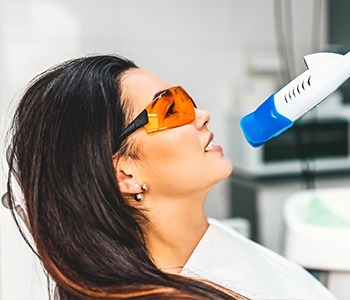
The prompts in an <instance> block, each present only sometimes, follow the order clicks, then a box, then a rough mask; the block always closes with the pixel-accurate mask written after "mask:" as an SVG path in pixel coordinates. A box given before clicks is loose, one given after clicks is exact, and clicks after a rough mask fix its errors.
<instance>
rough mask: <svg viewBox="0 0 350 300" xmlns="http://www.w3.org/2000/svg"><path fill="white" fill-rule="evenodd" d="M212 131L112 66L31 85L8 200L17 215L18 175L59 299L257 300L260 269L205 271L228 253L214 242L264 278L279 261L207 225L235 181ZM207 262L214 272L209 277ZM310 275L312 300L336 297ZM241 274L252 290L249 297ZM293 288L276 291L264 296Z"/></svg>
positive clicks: (108, 62)
mask: <svg viewBox="0 0 350 300" xmlns="http://www.w3.org/2000/svg"><path fill="white" fill-rule="evenodd" d="M209 121H210V115H209V114H208V112H206V111H203V110H200V109H198V108H197V107H196V105H195V103H194V102H193V100H192V99H191V97H190V96H189V95H188V94H187V93H186V91H185V90H184V89H183V88H182V87H179V86H175V87H171V86H170V85H169V84H168V83H166V82H165V81H163V80H162V79H161V78H159V77H158V76H156V75H154V74H153V73H150V72H148V71H145V70H142V69H139V68H137V67H136V65H135V64H134V63H133V62H131V61H129V60H127V59H124V58H121V57H117V56H93V57H86V58H81V59H76V60H72V61H69V62H66V63H64V64H62V65H59V66H57V67H55V68H53V69H51V70H48V71H47V72H45V73H43V74H41V75H39V76H38V77H37V78H36V79H35V80H34V81H33V82H32V83H31V85H30V86H29V88H28V90H27V91H26V93H25V94H24V96H23V97H22V99H21V102H20V104H19V106H18V109H17V112H16V115H15V118H14V124H13V139H12V145H11V149H12V150H11V154H10V159H9V161H10V162H9V164H10V176H9V184H8V193H9V195H10V199H11V201H12V207H14V206H15V205H16V203H15V201H16V199H15V196H14V195H13V192H12V190H11V183H13V181H12V179H11V174H14V175H15V177H16V178H17V180H18V183H19V186H20V188H21V190H22V192H23V198H24V199H25V208H26V213H27V220H28V227H29V229H30V232H31V234H32V236H33V239H34V241H35V247H36V249H37V253H38V256H39V257H40V259H41V260H42V262H43V265H44V267H45V268H46V270H47V271H48V273H49V275H50V276H51V277H52V278H53V279H54V281H55V282H56V283H57V287H58V293H59V296H60V298H61V299H169V298H170V299H247V298H246V296H248V297H255V295H256V293H258V292H259V291H257V292H256V291H254V287H253V286H254V285H255V283H254V282H255V281H256V278H255V277H256V276H257V278H258V281H259V280H261V279H260V278H259V277H260V276H261V275H263V274H259V273H257V274H254V271H253V272H252V270H254V267H253V268H251V267H249V266H247V268H248V270H244V269H241V268H240V267H237V268H235V266H233V269H230V270H229V274H230V275H229V276H228V279H229V280H228V281H227V280H226V281H225V279H224V280H220V278H218V276H217V275H220V276H221V275H222V274H224V273H225V272H226V271H227V270H226V271H224V270H221V271H222V273H220V274H217V273H215V272H214V273H210V271H213V270H214V271H215V267H218V265H215V261H216V259H217V257H216V253H217V252H216V251H221V250H220V249H217V248H215V247H211V246H210V245H206V243H208V242H209V244H210V241H211V238H214V240H215V237H222V238H223V239H224V240H222V242H223V243H225V241H227V240H230V239H231V238H232V237H234V239H236V240H235V242H238V243H243V244H244V245H248V246H247V247H248V248H247V249H248V252H247V253H249V254H251V255H252V256H253V260H256V259H257V257H261V256H262V253H264V255H265V256H266V257H267V256H268V259H266V258H261V259H260V258H258V259H257V260H259V261H260V260H262V261H264V262H263V263H262V264H263V265H264V268H263V269H262V270H269V269H270V265H272V264H274V263H271V262H270V261H271V257H272V256H271V254H269V252H268V250H266V252H264V251H265V250H264V249H260V250H259V246H256V245H254V244H252V243H251V242H249V241H247V240H243V238H242V237H239V236H237V235H236V234H235V233H232V232H229V231H227V230H226V229H221V228H220V226H217V225H215V224H212V225H209V223H208V220H207V218H206V215H205V210H204V203H205V199H206V196H207V194H208V192H209V191H210V190H211V189H212V188H213V187H214V186H215V185H216V184H217V183H218V182H220V181H221V180H223V179H225V178H226V177H227V176H229V174H230V172H231V171H232V164H231V162H230V161H229V160H228V159H227V158H225V156H224V155H223V151H222V148H221V147H220V146H218V145H216V144H215V143H214V142H213V134H212V133H211V132H210V131H209V129H208V127H207V125H208V122H209ZM225 235H227V237H225ZM214 240H213V241H214ZM219 243H221V240H219ZM233 246H235V245H233ZM230 247H232V244H231V243H228V246H227V247H226V246H224V249H223V250H222V251H226V250H225V249H226V248H227V249H229V248H230ZM244 247H245V246H244ZM249 249H250V250H249ZM203 251H204V252H203ZM249 251H250V252H249ZM201 252H203V253H204V257H203V254H201ZM206 253H208V256H206ZM202 258H203V261H202V260H201V259H202ZM206 258H208V261H205V260H206ZM249 259H250V258H248V260H249ZM273 259H277V258H275V257H273ZM278 259H279V258H278ZM278 259H277V260H278ZM201 261H202V262H203V263H201ZM208 262H209V263H213V264H214V268H211V267H210V266H209V267H208V266H207V267H208V268H207V269H205V268H204V269H203V268H202V266H205V265H206V264H208ZM218 263H219V264H220V263H221V262H220V261H218ZM258 263H259V262H258ZM287 264H288V263H285V262H284V261H283V262H281V263H279V265H278V268H279V269H278V272H277V271H276V270H274V271H273V272H272V273H271V274H272V275H271V276H272V277H271V278H272V279H273V278H274V277H273V274H276V272H277V273H278V274H279V275H278V276H280V275H281V274H282V273H283V272H284V273H288V272H289V273H288V274H287V275H286V274H282V277H283V278H284V279H285V278H288V279H289V281H290V282H292V281H293V280H296V279H295V278H291V277H288V276H290V274H293V275H295V274H296V273H298V272H301V273H302V271H300V270H299V269H298V270H297V271H295V270H294V269H293V268H294V265H293V266H292V267H290V266H289V265H288V266H285V265H287ZM238 265H239V264H238ZM282 267H283V268H285V269H282ZM249 268H250V269H249ZM295 268H297V267H295ZM291 269H293V270H291ZM304 273H305V274H304ZM304 273H302V275H300V276H301V277H299V278H298V279H299V281H302V280H306V282H307V283H310V285H311V286H310V289H311V290H312V292H311V294H312V295H313V293H315V295H316V296H315V298H313V299H321V298H316V297H319V296H320V295H322V296H325V295H326V296H327V297H328V298H323V299H334V298H332V296H331V295H330V294H329V293H328V291H326V290H325V289H324V288H323V287H322V286H321V285H319V284H318V283H317V282H316V281H315V280H313V279H312V278H311V276H308V275H307V274H306V272H304ZM213 274H214V276H213ZM234 274H235V275H234ZM246 274H250V275H253V276H252V278H248V281H249V280H250V281H252V283H251V287H250V286H247V287H246V286H245V285H244V284H242V285H243V286H244V288H243V289H242V288H240V280H239V277H242V278H244V279H246V278H247V276H246ZM255 275H256V276H255ZM298 275H299V273H298ZM220 276H219V277H220ZM235 276H236V277H237V276H238V277H237V278H238V279H237V281H236V280H235V281H234V282H231V283H230V281H232V278H234V277H235ZM268 276H269V275H268ZM305 278H306V279H305ZM286 280H287V279H285V281H286ZM290 282H287V281H286V282H283V284H282V283H278V284H276V283H274V282H271V284H270V285H271V287H272V288H270V287H268V288H267V289H269V292H268V293H267V294H266V295H273V294H274V293H273V291H270V290H271V289H272V290H274V286H275V285H277V286H278V287H279V290H284V289H285V287H286V286H287V285H285V283H287V284H289V283H290ZM232 283H233V284H232ZM292 286H293V288H295V285H292ZM298 288H300V289H301V290H303V289H304V290H305V288H304V287H297V289H298ZM250 289H251V290H250ZM304 290H303V291H304ZM237 291H238V292H237ZM305 293H306V294H307V295H309V294H308V292H305ZM282 294H283V293H280V292H279V291H277V292H276V293H275V295H273V296H274V297H275V296H277V297H279V296H280V295H282ZM287 294H288V293H287ZM306 294H302V295H306ZM290 295H300V294H298V293H296V294H295V293H294V292H293V291H291V292H290V293H289V294H288V296H290ZM262 297H265V294H264V293H263V295H262ZM310 299H311V298H310Z"/></svg>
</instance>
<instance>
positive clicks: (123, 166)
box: [113, 157, 142, 195]
mask: <svg viewBox="0 0 350 300" xmlns="http://www.w3.org/2000/svg"><path fill="white" fill-rule="evenodd" d="M113 167H114V174H115V176H116V178H117V182H118V185H119V190H120V192H121V193H122V194H129V195H130V194H132V195H134V194H137V193H139V192H140V191H142V189H141V187H140V185H139V184H138V183H137V180H136V176H135V172H136V169H135V163H134V161H133V160H132V159H131V158H120V157H119V158H117V157H114V158H113Z"/></svg>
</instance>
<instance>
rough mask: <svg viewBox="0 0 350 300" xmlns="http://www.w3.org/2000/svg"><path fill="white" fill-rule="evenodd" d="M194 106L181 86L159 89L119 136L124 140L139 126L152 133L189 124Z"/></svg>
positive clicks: (193, 112) (192, 117)
mask: <svg viewBox="0 0 350 300" xmlns="http://www.w3.org/2000/svg"><path fill="white" fill-rule="evenodd" d="M196 107H197V106H196V104H195V103H194V101H193V100H192V98H191V96H190V95H188V94H187V92H186V91H185V90H184V89H183V88H182V87H181V86H175V87H171V88H169V89H166V90H164V91H161V92H159V93H157V95H156V97H155V98H154V99H153V101H152V102H151V103H150V104H149V105H147V107H146V108H145V109H144V110H143V111H142V112H141V113H140V114H139V115H138V116H137V117H136V118H135V119H134V120H133V121H132V122H131V123H130V124H129V125H128V126H127V127H126V128H125V129H124V130H123V131H122V133H121V135H120V136H119V138H120V139H121V140H124V139H125V138H126V137H128V136H129V135H130V134H132V133H133V132H134V131H136V130H137V129H139V128H141V127H144V128H145V129H146V130H147V132H148V133H152V132H156V131H159V130H164V129H169V128H174V127H179V126H182V125H185V124H189V123H191V122H192V121H193V120H194V118H195V111H194V109H195V108H196Z"/></svg>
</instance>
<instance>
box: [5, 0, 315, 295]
mask: <svg viewBox="0 0 350 300" xmlns="http://www.w3.org/2000/svg"><path fill="white" fill-rule="evenodd" d="M312 3H313V1H312V0H303V1H301V0H293V10H294V13H295V14H294V16H295V20H296V21H297V22H295V31H294V35H295V45H296V57H297V60H298V58H299V61H300V64H299V65H298V66H300V67H302V60H301V56H302V55H304V54H306V53H309V51H310V36H311V23H310V20H311V8H312ZM0 22H1V23H0V42H1V44H0V85H1V89H0V114H1V115H0V117H1V123H0V138H1V141H2V140H4V135H5V132H6V130H7V127H8V121H9V119H10V116H11V112H12V111H13V107H14V105H12V104H11V105H10V102H11V101H13V100H14V99H17V96H18V94H19V93H20V91H21V89H22V88H23V87H24V86H25V85H26V83H27V82H28V81H29V80H30V79H31V78H32V77H33V76H34V75H36V74H37V73H39V72H40V71H42V70H44V69H46V68H48V67H49V66H51V65H53V64H56V63H58V62H61V61H63V60H66V59H70V58H74V57H79V56H81V55H85V54H97V53H118V54H121V55H124V56H126V57H128V58H130V59H133V60H134V61H135V62H136V63H137V64H138V65H139V66H140V67H143V68H146V69H149V70H151V71H154V72H156V73H158V74H159V75H160V76H162V77H164V78H165V79H166V80H167V81H169V82H170V83H171V84H174V85H175V84H180V85H183V86H184V87H186V89H187V90H188V91H189V92H190V94H191V95H192V96H193V98H194V99H195V100H196V102H197V103H198V105H199V106H200V107H202V108H205V109H207V110H209V111H210V112H211V115H212V121H211V124H210V128H211V130H212V131H213V132H214V133H215V140H216V142H217V143H219V144H221V145H222V146H223V147H224V149H225V151H226V153H229V152H230V151H229V149H228V147H229V145H230V144H231V142H232V140H233V142H234V137H233V136H231V134H230V129H229V128H228V125H227V119H228V118H229V116H230V114H231V113H232V112H233V111H235V109H236V108H235V101H236V99H235V89H236V82H237V81H238V80H239V79H240V77H241V76H242V75H243V74H245V73H246V59H247V55H248V54H249V53H250V52H251V51H256V50H259V49H264V50H267V51H272V52H273V51H274V50H275V36H274V24H273V1H272V0H218V1H214V0H191V1H189V0H176V1H175V0H148V1H137V0H99V1H94V0H25V1H24V0H0ZM262 100H263V99H262ZM3 153H4V144H3V143H2V142H1V155H3ZM2 169H6V167H5V166H2ZM226 188H227V187H226V184H225V183H223V184H221V185H219V186H218V187H217V188H216V189H215V190H214V191H213V192H212V193H211V194H210V197H209V199H208V203H207V208H208V213H209V215H211V216H214V217H226V216H227V215H228V214H229V212H228V201H229V196H228V194H227V191H226ZM4 189H5V175H4V174H2V175H1V176H0V192H1V193H2V191H4ZM8 214H9V212H8V211H6V210H4V209H2V208H1V209H0V217H1V219H2V223H1V228H0V230H1V238H2V240H1V248H2V250H1V251H2V252H1V253H2V257H1V259H2V264H1V268H2V269H1V272H2V273H1V276H2V278H4V277H6V275H7V274H9V272H11V273H14V272H15V273H16V272H20V273H21V274H25V271H24V270H25V268H23V267H22V268H19V269H22V271H19V270H18V269H12V270H10V269H4V267H3V266H4V261H7V262H8V263H7V267H8V268H10V263H9V262H10V261H11V259H12V258H13V257H14V256H12V257H9V256H7V255H10V253H9V249H10V247H12V246H11V245H12V244H11V243H10V242H9V240H8V239H7V240H6V239H5V237H6V235H7V234H9V232H11V234H13V235H15V233H14V232H15V231H13V230H14V229H13V228H12V227H13V226H12V225H9V224H8V223H9V222H10V220H9V218H8ZM4 216H5V218H4ZM13 245H15V244H13ZM14 247H21V246H14ZM23 247H24V243H23ZM20 251H21V250H20ZM5 255H6V257H5ZM23 272H24V273H23ZM31 272H32V271H29V273H30V274H31ZM16 274H17V273H16ZM18 278H19V277H18ZM18 285H19V287H21V286H22V283H21V282H18ZM32 289H33V287H32ZM24 290H25V289H23V292H22V294H21V289H20V288H19V289H18V290H8V285H6V286H4V285H2V286H1V294H2V295H3V299H6V300H7V299H9V297H10V295H11V297H12V298H11V299H15V298H16V297H17V299H25V298H23V295H27V296H26V297H29V295H28V294H26V292H25V291H24ZM4 295H5V296H4ZM16 295H17V296H16Z"/></svg>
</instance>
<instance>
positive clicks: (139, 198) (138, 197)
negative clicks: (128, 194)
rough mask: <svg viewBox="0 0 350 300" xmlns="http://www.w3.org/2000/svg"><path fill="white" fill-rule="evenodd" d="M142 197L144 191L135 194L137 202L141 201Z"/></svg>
mask: <svg viewBox="0 0 350 300" xmlns="http://www.w3.org/2000/svg"><path fill="white" fill-rule="evenodd" d="M142 198H143V194H142V193H140V194H135V195H134V199H135V200H136V201H137V202H139V201H141V200H142Z"/></svg>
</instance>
